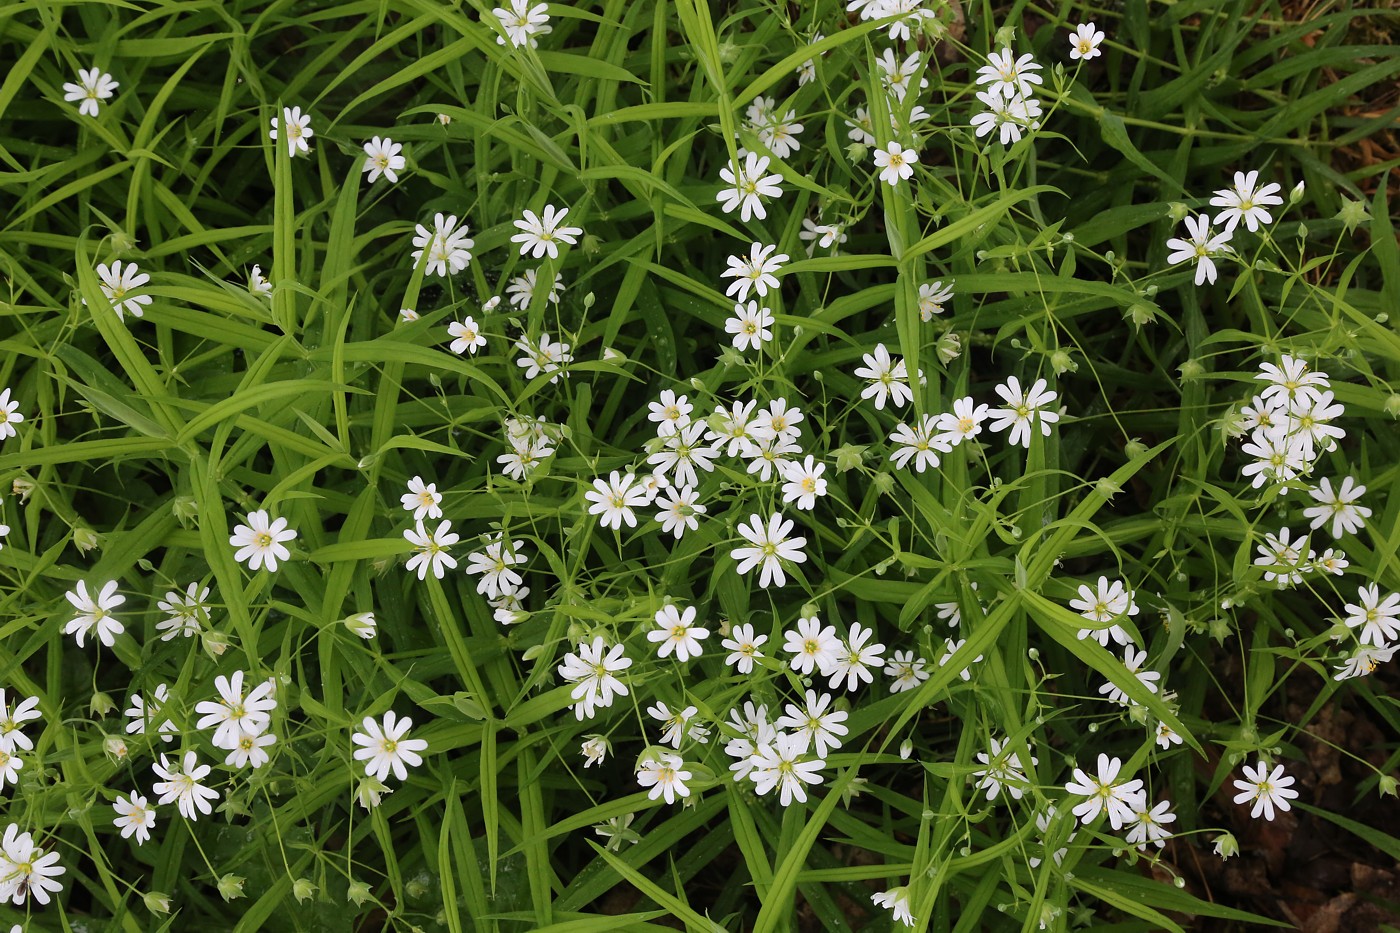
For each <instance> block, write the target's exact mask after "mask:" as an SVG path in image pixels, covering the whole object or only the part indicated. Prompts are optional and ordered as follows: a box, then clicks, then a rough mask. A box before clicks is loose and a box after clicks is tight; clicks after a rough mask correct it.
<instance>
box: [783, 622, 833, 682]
mask: <svg viewBox="0 0 1400 933" xmlns="http://www.w3.org/2000/svg"><path fill="white" fill-rule="evenodd" d="M783 639H784V641H783V650H784V651H790V652H792V654H793V657H792V659H791V660H790V661H789V663H790V664H791V665H792V669H793V670H795V671H797V672H798V673H799V674H810V673H812V669H813V668H816V669H817V670H818V671H819V672H820V673H821V674H822V676H827V675H829V674H830V673H831V668H832V665H834V664H835V663H836V653H837V652H838V651H839V650H840V648H841V640H840V639H839V638H837V637H836V626H834V625H828V626H826V627H825V628H823V627H822V623H821V620H820V619H818V618H817V617H816V616H812V617H811V618H806V619H798V620H797V628H795V629H788V630H787V631H786V632H784V633H783Z"/></svg>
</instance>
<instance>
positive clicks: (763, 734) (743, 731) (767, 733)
mask: <svg viewBox="0 0 1400 933" xmlns="http://www.w3.org/2000/svg"><path fill="white" fill-rule="evenodd" d="M725 725H727V726H732V727H733V728H734V729H735V730H736V731H738V733H739V736H738V737H737V738H732V739H730V740H729V741H728V742H727V743H725V746H724V753H725V754H726V755H728V756H729V757H730V758H732V759H734V763H733V764H731V765H730V766H729V771H730V773H732V774H733V775H734V780H735V781H742V780H743V779H744V778H746V777H748V776H749V772H750V771H752V770H753V755H754V752H756V751H758V746H759V745H761V744H763V743H764V742H771V741H773V738H774V736H776V735H777V730H776V729H774V728H773V726H772V725H771V724H770V723H769V722H768V707H767V706H765V705H763V704H759V706H758V708H757V709H755V708H754V705H753V702H752V701H750V700H745V701H744V713H743V716H742V717H741V716H740V715H739V711H738V710H737V709H731V710H730V711H729V722H727V723H725Z"/></svg>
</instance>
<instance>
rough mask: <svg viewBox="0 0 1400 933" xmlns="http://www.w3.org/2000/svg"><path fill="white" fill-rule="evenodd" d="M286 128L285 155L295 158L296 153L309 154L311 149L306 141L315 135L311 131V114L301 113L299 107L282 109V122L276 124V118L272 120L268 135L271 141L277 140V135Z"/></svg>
mask: <svg viewBox="0 0 1400 933" xmlns="http://www.w3.org/2000/svg"><path fill="white" fill-rule="evenodd" d="M283 126H285V127H286V141H287V155H289V156H291V157H293V158H295V157H296V154H297V153H298V152H310V151H311V147H310V146H308V145H307V144H306V141H307V140H308V139H310V138H311V137H312V136H315V135H316V133H315V132H314V131H313V130H312V129H311V114H309V113H302V112H301V108H300V107H283V108H282V121H281V123H279V122H278V120H277V118H276V117H273V118H272V130H271V132H269V133H268V136H270V137H271V138H272V139H278V138H279V137H278V135H277V134H278V133H279V132H280V131H281V130H282V128H283Z"/></svg>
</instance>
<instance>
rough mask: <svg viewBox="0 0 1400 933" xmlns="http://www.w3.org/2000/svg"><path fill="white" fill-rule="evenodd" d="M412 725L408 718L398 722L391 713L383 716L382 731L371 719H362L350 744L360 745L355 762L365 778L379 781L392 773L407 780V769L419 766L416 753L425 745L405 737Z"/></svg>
mask: <svg viewBox="0 0 1400 933" xmlns="http://www.w3.org/2000/svg"><path fill="white" fill-rule="evenodd" d="M412 725H413V720H412V719H409V718H408V717H407V716H405V717H403V718H402V719H400V718H398V716H397V714H396V713H395V712H394V711H393V710H389V711H388V712H386V713H385V714H384V725H383V727H382V728H381V727H380V724H379V723H377V722H375V720H374V717H373V716H366V717H365V718H364V721H363V722H362V723H361V724H360V728H361V729H363V730H364V731H363V732H356V733H354V734H352V735H351V736H350V741H352V742H354V743H355V744H356V745H358V746H360V747H359V748H357V749H355V760H356V761H363V762H364V763H365V774H366V775H368V776H369V777H372V778H376V779H378V780H380V781H383V780H385V779H386V778H387V777H388V776H389V772H390V771H391V770H392V771H393V772H394V777H396V778H398V779H399V780H400V781H403V780H407V778H408V769H409V768H416V767H418V766H419V765H421V764H422V763H423V758H422V756H421V755H419V754H418V753H419V752H425V751H427V750H428V743H427V742H426V741H425V740H423V739H410V738H407V737H406V736H407V735H408V730H409V728H410V727H411V726H412ZM405 766H407V767H405Z"/></svg>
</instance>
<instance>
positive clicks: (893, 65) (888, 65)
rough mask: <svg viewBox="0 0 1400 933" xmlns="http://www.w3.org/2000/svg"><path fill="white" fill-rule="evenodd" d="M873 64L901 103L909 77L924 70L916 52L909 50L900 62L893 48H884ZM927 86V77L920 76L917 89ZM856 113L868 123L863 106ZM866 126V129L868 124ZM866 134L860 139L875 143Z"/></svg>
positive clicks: (888, 88) (907, 89) (871, 137)
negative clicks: (864, 137) (864, 138)
mask: <svg viewBox="0 0 1400 933" xmlns="http://www.w3.org/2000/svg"><path fill="white" fill-rule="evenodd" d="M875 66H876V67H877V68H878V69H879V71H880V83H881V84H883V85H884V86H885V89H886V90H888V91H889V92H890V94H891V95H892V96H893V97H894V99H895V100H896V101H899V102H901V103H903V101H904V95H906V94H908V93H909V82H910V79H911V78H913V77H914V76H915V75H922V73H923V71H924V68H923V63H922V62H921V61H919V53H918V52H910V53H909V57H908V58H906V59H904V61H902V62H901V61H899V60H898V59H896V58H895V56H894V49H885V50H884V52H882V53H881V54H880V57H879V58H877V59H876V60H875ZM927 87H928V78H925V77H920V78H919V89H920V90H923V89H924V88H927ZM856 115H857V118H858V119H860V118H861V117H863V119H862V120H860V122H862V123H865V124H867V125H868V124H869V121H870V115H869V114H868V113H866V112H865V110H864V108H861V109H860V110H858V111H857V114H856ZM866 128H867V129H868V126H867V127H866ZM866 135H867V136H868V137H869V138H868V140H861V141H862V142H865V144H866V145H868V146H873V145H875V138H874V136H870V135H869V134H868V133H867V134H866Z"/></svg>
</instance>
